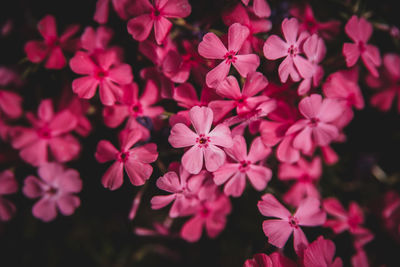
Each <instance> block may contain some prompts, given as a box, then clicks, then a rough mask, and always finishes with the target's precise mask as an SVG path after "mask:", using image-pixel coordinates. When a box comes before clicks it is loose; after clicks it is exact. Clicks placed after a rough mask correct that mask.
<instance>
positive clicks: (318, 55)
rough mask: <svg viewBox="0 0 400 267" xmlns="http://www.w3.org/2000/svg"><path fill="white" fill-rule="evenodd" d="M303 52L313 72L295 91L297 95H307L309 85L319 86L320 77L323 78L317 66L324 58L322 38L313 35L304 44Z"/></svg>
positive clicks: (322, 73)
mask: <svg viewBox="0 0 400 267" xmlns="http://www.w3.org/2000/svg"><path fill="white" fill-rule="evenodd" d="M303 50H304V54H305V55H306V56H307V59H308V61H310V62H311V64H312V67H313V71H312V76H311V77H310V78H306V79H304V80H303V81H302V82H301V83H300V85H299V88H298V90H297V93H298V94H299V95H304V94H306V93H308V91H309V90H310V88H311V85H312V86H313V87H317V86H318V85H319V84H320V82H321V80H322V77H323V76H324V69H323V68H322V67H321V66H320V65H318V64H319V63H320V62H321V61H322V59H323V58H324V57H325V54H326V46H325V44H324V40H322V38H320V37H318V35H316V34H313V35H312V36H310V37H308V38H307V40H306V41H305V42H304V45H303Z"/></svg>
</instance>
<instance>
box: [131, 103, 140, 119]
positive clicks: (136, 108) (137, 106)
mask: <svg viewBox="0 0 400 267" xmlns="http://www.w3.org/2000/svg"><path fill="white" fill-rule="evenodd" d="M131 112H132V115H133V116H135V117H137V116H139V115H140V114H142V112H143V110H142V105H141V104H140V103H134V104H133V105H132V106H131Z"/></svg>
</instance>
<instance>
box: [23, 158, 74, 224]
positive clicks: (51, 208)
mask: <svg viewBox="0 0 400 267" xmlns="http://www.w3.org/2000/svg"><path fill="white" fill-rule="evenodd" d="M38 174H39V177H40V179H39V178H36V177H35V176H33V175H30V176H28V177H27V178H26V179H25V182H24V187H23V189H22V190H23V192H24V195H25V196H27V197H29V198H38V197H41V199H40V200H39V201H38V202H36V204H35V205H34V206H33V208H32V213H33V216H35V217H36V218H39V219H41V220H43V221H45V222H48V221H51V220H53V219H54V218H55V217H56V216H57V208H58V209H59V210H60V212H61V213H62V214H63V215H65V216H69V215H71V214H73V213H74V211H75V209H76V208H77V207H79V205H80V203H81V202H80V200H79V198H78V197H77V196H75V195H74V193H79V192H80V191H81V190H82V181H81V179H80V178H79V173H78V172H77V171H76V170H74V169H64V167H63V166H62V165H61V164H58V163H48V164H45V165H42V166H40V167H39V169H38Z"/></svg>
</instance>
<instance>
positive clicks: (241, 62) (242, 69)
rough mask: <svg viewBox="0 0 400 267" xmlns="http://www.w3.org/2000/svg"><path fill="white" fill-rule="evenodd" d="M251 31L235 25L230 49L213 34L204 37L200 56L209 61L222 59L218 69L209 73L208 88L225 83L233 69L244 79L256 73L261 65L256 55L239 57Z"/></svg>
mask: <svg viewBox="0 0 400 267" xmlns="http://www.w3.org/2000/svg"><path fill="white" fill-rule="evenodd" d="M249 33H250V31H249V29H248V28H247V27H246V26H243V25H241V24H239V23H234V24H232V25H231V26H230V27H229V30H228V49H226V47H225V45H224V44H223V43H222V42H221V40H220V39H219V38H218V37H217V36H216V35H215V34H214V33H212V32H209V33H207V34H206V35H204V37H203V40H202V41H201V43H200V44H199V48H198V50H199V54H200V55H201V56H203V57H205V58H209V59H222V60H223V61H222V62H221V63H219V65H218V66H217V67H215V68H214V69H212V70H211V71H209V72H208V73H207V75H206V84H207V86H208V87H211V88H217V87H218V85H219V83H220V82H221V81H223V80H224V79H225V78H226V76H228V72H229V70H230V68H231V65H232V64H233V66H234V67H235V68H236V70H237V71H238V72H239V74H240V75H241V76H242V77H246V76H247V74H249V73H252V72H254V71H256V69H257V67H258V65H260V59H259V58H258V56H257V55H255V54H247V55H239V54H238V52H239V50H240V49H241V47H242V45H243V43H244V41H245V40H246V39H247V37H248V36H249Z"/></svg>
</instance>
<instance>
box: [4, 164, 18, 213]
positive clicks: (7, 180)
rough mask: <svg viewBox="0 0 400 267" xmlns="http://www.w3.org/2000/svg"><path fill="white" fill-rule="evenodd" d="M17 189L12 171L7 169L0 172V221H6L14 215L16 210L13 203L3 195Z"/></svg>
mask: <svg viewBox="0 0 400 267" xmlns="http://www.w3.org/2000/svg"><path fill="white" fill-rule="evenodd" d="M17 191H18V184H17V181H16V180H15V177H14V173H12V172H11V171H9V170H6V171H3V172H0V221H8V220H10V219H11V218H12V217H13V216H14V214H15V211H16V208H15V205H14V203H12V202H11V201H9V200H8V199H5V198H4V197H3V196H5V195H9V194H13V193H15V192H17Z"/></svg>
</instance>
